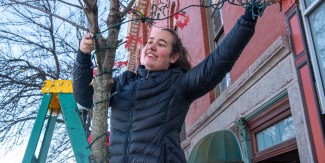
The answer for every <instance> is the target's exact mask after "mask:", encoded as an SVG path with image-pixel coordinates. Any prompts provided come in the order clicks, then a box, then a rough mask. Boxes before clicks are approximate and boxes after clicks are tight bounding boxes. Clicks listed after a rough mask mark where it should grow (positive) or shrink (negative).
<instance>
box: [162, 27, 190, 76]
mask: <svg viewBox="0 0 325 163" xmlns="http://www.w3.org/2000/svg"><path fill="white" fill-rule="evenodd" d="M162 30H164V31H167V32H169V33H170V34H172V35H173V38H174V40H173V47H172V54H174V53H179V58H178V60H177V61H176V62H175V63H172V64H171V65H170V66H169V67H170V68H174V67H180V68H181V69H182V71H183V72H187V71H188V70H190V69H191V68H192V66H191V63H190V62H189V60H188V57H189V54H188V52H187V50H186V48H185V47H184V46H183V44H182V41H181V39H180V38H179V37H178V35H177V33H176V32H175V31H173V30H171V29H169V28H163V29H162Z"/></svg>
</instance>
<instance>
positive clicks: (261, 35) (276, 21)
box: [222, 3, 287, 83]
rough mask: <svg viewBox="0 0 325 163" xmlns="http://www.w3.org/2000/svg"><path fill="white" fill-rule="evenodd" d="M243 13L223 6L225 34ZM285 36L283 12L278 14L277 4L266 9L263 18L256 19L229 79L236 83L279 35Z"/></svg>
mask: <svg viewBox="0 0 325 163" xmlns="http://www.w3.org/2000/svg"><path fill="white" fill-rule="evenodd" d="M243 13H244V9H243V8H242V7H239V6H234V5H230V4H228V3H227V4H225V6H224V7H223V8H222V16H223V20H224V28H225V33H228V32H229V31H230V29H231V27H232V26H233V25H234V24H235V22H236V20H237V19H238V18H239V17H240V16H241V15H242V14H243ZM284 34H287V31H286V26H285V17H284V12H280V6H279V5H278V4H275V5H272V6H269V7H267V8H266V10H265V12H264V14H263V16H262V17H261V18H258V21H257V26H256V29H255V35H254V36H253V38H252V40H251V41H250V43H249V44H248V45H247V47H246V48H245V49H244V51H243V53H242V55H241V57H240V58H239V60H238V61H237V62H236V64H235V65H234V67H233V69H232V71H231V74H230V77H231V82H232V83H233V82H234V81H236V80H237V79H238V78H239V77H240V75H241V74H243V73H244V72H245V71H246V70H247V69H248V68H249V66H250V65H251V64H252V63H254V61H255V60H256V59H257V58H258V57H259V56H260V55H261V54H262V53H263V52H264V51H265V50H266V48H268V47H269V46H270V45H271V44H272V43H273V42H274V41H275V40H276V39H277V38H278V37H279V36H280V35H284Z"/></svg>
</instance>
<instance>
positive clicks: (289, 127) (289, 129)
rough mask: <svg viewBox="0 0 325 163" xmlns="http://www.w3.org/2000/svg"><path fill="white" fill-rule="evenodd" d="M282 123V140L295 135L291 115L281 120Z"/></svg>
mask: <svg viewBox="0 0 325 163" xmlns="http://www.w3.org/2000/svg"><path fill="white" fill-rule="evenodd" d="M283 124H285V126H286V127H285V128H284V131H283V132H282V135H281V137H282V141H286V140H288V139H291V138H294V137H295V135H296V132H295V128H294V127H293V121H292V117H288V118H286V119H285V120H283Z"/></svg>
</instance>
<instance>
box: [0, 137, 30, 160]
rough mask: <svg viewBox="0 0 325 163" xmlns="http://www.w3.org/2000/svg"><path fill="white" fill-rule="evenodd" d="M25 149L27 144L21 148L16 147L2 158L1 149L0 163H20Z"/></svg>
mask: <svg viewBox="0 0 325 163" xmlns="http://www.w3.org/2000/svg"><path fill="white" fill-rule="evenodd" d="M26 147H27V142H26V143H24V144H23V145H21V146H17V147H16V148H15V149H13V150H12V151H10V152H8V153H7V154H6V155H5V156H4V154H5V153H4V150H3V149H1V150H0V162H1V163H16V162H17V163H20V162H22V160H23V157H24V154H25V150H26Z"/></svg>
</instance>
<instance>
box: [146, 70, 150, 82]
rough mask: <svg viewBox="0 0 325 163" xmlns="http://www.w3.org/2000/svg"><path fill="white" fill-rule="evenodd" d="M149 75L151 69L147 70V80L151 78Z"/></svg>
mask: <svg viewBox="0 0 325 163" xmlns="http://www.w3.org/2000/svg"><path fill="white" fill-rule="evenodd" d="M149 75H150V71H149V70H147V75H146V80H147V79H148V78H149Z"/></svg>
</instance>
